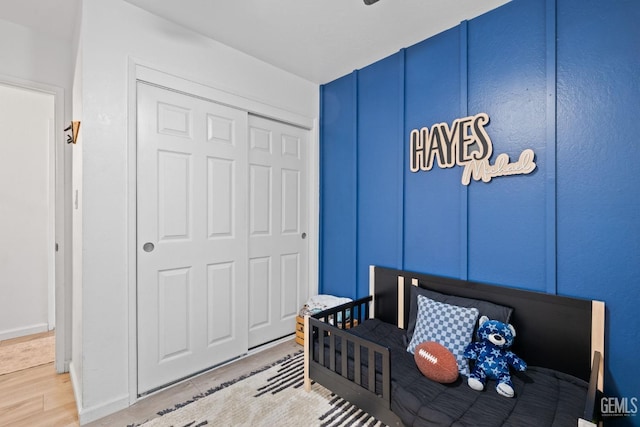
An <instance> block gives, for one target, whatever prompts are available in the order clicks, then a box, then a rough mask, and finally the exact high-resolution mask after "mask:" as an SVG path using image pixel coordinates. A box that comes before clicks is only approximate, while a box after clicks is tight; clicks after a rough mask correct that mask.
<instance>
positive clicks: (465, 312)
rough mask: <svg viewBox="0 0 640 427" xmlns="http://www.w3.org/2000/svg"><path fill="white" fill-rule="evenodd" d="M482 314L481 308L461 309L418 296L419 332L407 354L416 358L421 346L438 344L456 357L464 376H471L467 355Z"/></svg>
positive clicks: (417, 329)
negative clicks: (477, 322)
mask: <svg viewBox="0 0 640 427" xmlns="http://www.w3.org/2000/svg"><path fill="white" fill-rule="evenodd" d="M478 314H479V312H478V309H477V308H466V307H458V306H457V305H451V304H445V303H441V302H437V301H434V300H432V299H429V298H427V297H425V296H422V295H418V315H417V317H416V328H415V331H414V332H413V337H412V338H411V342H410V343H409V346H408V347H407V351H408V352H409V353H411V354H413V353H414V351H415V348H416V347H417V346H418V344H420V343H422V342H425V341H436V342H438V343H440V344H442V345H443V346H445V347H446V348H448V349H449V350H450V351H451V353H453V355H454V356H455V358H456V361H457V362H458V370H459V371H460V373H461V374H462V375H466V376H469V372H470V371H469V361H468V360H467V359H466V358H465V357H464V356H463V353H464V350H465V348H466V347H467V345H468V344H469V343H470V342H471V340H472V338H473V328H474V327H475V325H476V320H477V319H478Z"/></svg>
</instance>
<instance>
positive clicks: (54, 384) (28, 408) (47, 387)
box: [0, 332, 80, 427]
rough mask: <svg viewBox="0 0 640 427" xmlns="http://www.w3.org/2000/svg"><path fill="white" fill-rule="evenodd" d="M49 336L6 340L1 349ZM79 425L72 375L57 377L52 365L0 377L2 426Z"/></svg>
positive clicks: (1, 344) (39, 335) (40, 335)
mask: <svg viewBox="0 0 640 427" xmlns="http://www.w3.org/2000/svg"><path fill="white" fill-rule="evenodd" d="M48 334H52V332H47V333H43V334H36V335H32V336H28V337H21V338H15V339H12V340H4V341H2V342H0V346H9V345H12V344H17V343H21V342H25V341H29V340H31V339H35V338H39V337H42V336H46V335H48ZM79 425H80V424H79V422H78V414H77V411H76V403H75V399H74V396H73V389H72V387H71V380H70V378H69V374H57V373H56V370H55V367H54V365H53V363H48V364H46V365H40V366H36V367H33V368H29V369H23V370H21V371H17V372H11V373H8V374H4V375H0V426H12V427H14V426H15V427H22V426H25V427H26V426H29V427H34V426H35V427H38V426H55V427H68V426H79Z"/></svg>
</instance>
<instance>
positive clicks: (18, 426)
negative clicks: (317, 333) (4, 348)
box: [0, 338, 302, 427]
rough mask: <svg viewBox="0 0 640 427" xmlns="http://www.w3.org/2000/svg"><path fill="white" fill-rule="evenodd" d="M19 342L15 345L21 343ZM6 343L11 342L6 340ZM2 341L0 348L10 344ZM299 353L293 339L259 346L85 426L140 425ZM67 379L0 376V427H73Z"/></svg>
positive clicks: (29, 372) (38, 370)
mask: <svg viewBox="0 0 640 427" xmlns="http://www.w3.org/2000/svg"><path fill="white" fill-rule="evenodd" d="M24 339H25V338H21V339H16V340H24ZM9 341H12V340H9ZM9 341H2V342H0V345H5V344H10V342H9ZM298 351H302V346H300V345H298V344H296V343H295V341H294V339H293V338H291V339H286V340H283V341H281V342H279V343H277V344H274V345H270V346H265V347H263V348H261V349H259V350H258V351H254V352H250V353H249V354H248V355H247V356H245V357H243V358H241V359H239V360H237V361H234V362H232V363H229V364H227V365H224V366H221V367H219V368H216V369H214V370H212V371H209V372H206V373H204V374H201V375H198V376H196V377H193V378H190V379H188V380H185V381H183V382H181V383H179V384H176V385H174V386H172V387H170V388H167V389H165V390H162V391H160V392H158V393H155V394H153V395H151V396H148V397H145V398H143V399H140V400H138V402H137V403H136V404H134V405H132V406H130V407H129V408H127V409H124V410H122V411H120V412H117V413H115V414H112V415H110V416H107V417H105V418H102V419H99V420H97V421H94V422H92V423H89V424H87V426H90V427H101V426H109V427H112V426H123V427H124V426H127V425H131V424H142V423H143V422H145V421H148V420H150V419H152V418H155V417H157V416H158V414H157V412H159V411H161V410H163V409H166V408H170V407H173V406H174V405H175V404H177V403H182V402H185V401H187V400H189V399H191V398H192V397H193V396H196V395H198V394H200V393H204V392H206V391H207V390H209V389H211V388H213V387H215V386H217V385H219V384H221V383H223V382H226V381H231V380H234V379H236V378H238V377H240V376H241V375H244V374H246V373H247V372H251V371H252V370H255V369H258V368H261V367H263V366H265V365H266V364H268V363H271V362H273V361H275V360H278V359H280V358H282V357H284V356H286V355H288V354H292V353H295V352H298ZM79 425H80V424H79V421H78V413H77V409H76V403H75V399H74V395H73V388H72V386H71V380H70V378H69V374H68V373H67V374H57V373H56V372H55V368H54V365H53V363H49V364H46V365H42V366H37V367H34V368H29V369H24V370H22V371H18V372H13V373H10V374H5V375H0V427H4V426H11V427H23V426H24V427H40V426H42V427H69V426H79Z"/></svg>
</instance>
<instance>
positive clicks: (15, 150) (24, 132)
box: [0, 85, 55, 339]
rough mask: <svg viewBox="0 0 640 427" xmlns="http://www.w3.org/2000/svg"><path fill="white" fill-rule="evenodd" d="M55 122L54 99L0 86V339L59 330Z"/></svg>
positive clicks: (36, 93) (30, 91)
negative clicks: (55, 309)
mask: <svg viewBox="0 0 640 427" xmlns="http://www.w3.org/2000/svg"><path fill="white" fill-rule="evenodd" d="M53 119H54V97H53V95H50V94H45V93H42V92H35V91H32V90H26V89H22V88H17V87H12V86H4V85H0V138H2V144H0V200H2V203H1V204H0V218H1V221H0V242H2V244H1V245H0V282H2V286H0V339H9V338H14V337H19V336H23V335H28V334H34V333H38V332H44V331H47V330H49V329H52V328H53V326H54V324H55V321H54V320H53V318H51V319H50V318H49V297H52V299H53V292H51V293H50V292H49V287H50V286H51V289H53V272H54V268H53V267H54V266H53V257H52V254H53V251H52V248H53V232H54V230H53V212H54V206H53V204H52V202H53V199H52V197H53V183H54V176H53V154H54V144H53V141H52V137H53ZM50 197H51V198H50Z"/></svg>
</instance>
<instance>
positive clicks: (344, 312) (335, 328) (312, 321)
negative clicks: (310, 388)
mask: <svg viewBox="0 0 640 427" xmlns="http://www.w3.org/2000/svg"><path fill="white" fill-rule="evenodd" d="M372 299H373V298H372V297H371V296H368V297H364V298H360V299H358V300H355V301H351V302H348V303H346V304H342V305H339V306H336V307H333V308H330V309H327V310H324V311H322V312H320V313H317V314H314V315H312V316H310V317H309V332H310V336H311V337H310V338H311V339H310V340H309V341H310V342H308V343H305V344H306V345H308V346H309V354H310V359H311V361H310V363H311V364H314V365H317V366H318V367H319V369H320V370H322V369H324V370H328V371H329V373H327V372H323V374H324V375H329V376H333V377H334V379H335V377H337V376H341V377H343V378H344V380H345V382H344V385H345V387H347V388H351V390H350V392H347V394H348V396H343V397H345V398H347V397H351V399H349V398H347V400H351V401H352V403H354V404H365V406H369V405H366V402H367V400H366V399H359V398H358V396H359V395H360V394H361V393H362V391H364V390H367V391H368V392H369V393H373V394H375V395H376V396H378V397H380V398H381V400H382V402H379V403H381V404H382V406H383V407H385V408H386V409H390V407H391V364H390V355H389V349H388V348H387V347H384V346H381V345H380V344H377V343H375V342H372V341H369V340H366V339H364V338H361V337H359V336H357V335H354V334H352V333H350V332H348V331H347V330H348V329H350V328H353V327H356V326H357V325H359V324H361V323H362V322H364V321H365V320H366V319H368V318H369V304H370V302H371V301H372ZM338 343H339V344H338ZM314 346H317V349H316V348H315V347H314ZM327 347H328V358H329V360H328V361H327V360H326V356H325V350H324V349H326V348H327ZM365 349H366V355H365V352H364V351H363V350H365ZM351 352H352V355H349V353H351ZM363 355H364V357H363ZM349 359H351V361H352V362H353V369H352V378H349V369H348V368H349V366H348V363H349ZM376 359H378V360H379V361H380V363H381V365H380V366H381V369H380V370H379V371H378V374H379V375H380V376H381V378H380V380H381V385H380V387H376V371H377V370H376ZM358 360H359V361H361V363H355V361H358ZM336 364H338V365H337V366H339V367H340V371H339V373H338V369H337V366H336ZM365 368H366V371H367V372H366V377H365V378H366V385H365V384H364V383H363V381H362V370H363V369H365ZM315 380H316V381H317V382H319V383H320V384H322V381H321V380H320V378H315ZM354 384H355V386H356V387H359V388H360V390H358V389H357V388H356V387H354ZM333 385H334V384H332V386H333ZM339 394H340V393H339ZM353 400H357V401H359V402H357V401H356V402H354V401H353ZM369 402H370V400H369ZM361 409H363V410H365V411H368V412H369V413H371V412H375V409H374V408H366V407H361ZM372 415H374V414H372Z"/></svg>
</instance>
